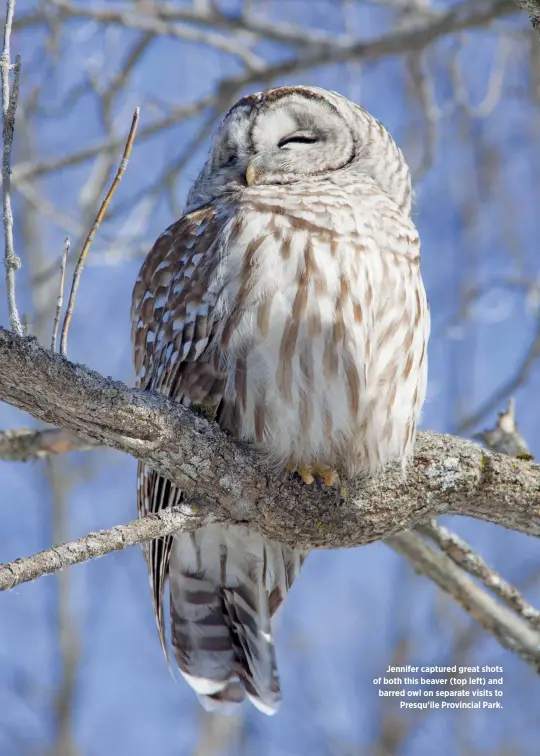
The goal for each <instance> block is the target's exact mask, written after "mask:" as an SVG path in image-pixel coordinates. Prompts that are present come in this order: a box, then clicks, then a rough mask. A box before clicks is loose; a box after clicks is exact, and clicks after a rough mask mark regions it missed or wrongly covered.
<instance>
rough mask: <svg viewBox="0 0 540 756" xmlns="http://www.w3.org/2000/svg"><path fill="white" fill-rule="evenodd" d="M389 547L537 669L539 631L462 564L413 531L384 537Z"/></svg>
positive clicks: (505, 646) (538, 668) (539, 652)
mask: <svg viewBox="0 0 540 756" xmlns="http://www.w3.org/2000/svg"><path fill="white" fill-rule="evenodd" d="M387 543H389V545H390V546H392V548H393V549H394V550H395V551H397V552H398V553H399V554H401V555H402V556H404V557H406V558H407V560H408V561H409V562H411V564H412V565H413V567H415V569H417V570H418V571H420V572H422V573H423V574H427V575H429V576H430V577H432V579H434V580H435V582H436V583H437V585H438V586H439V588H442V589H443V590H444V591H446V592H447V593H449V594H450V595H451V596H452V597H453V598H454V599H456V601H457V602H458V603H459V604H461V605H462V606H463V608H464V609H465V610H466V611H467V612H468V613H469V614H471V615H472V616H473V617H474V618H475V619H476V620H477V622H479V624H480V625H482V627H483V628H484V629H485V630H486V631H487V632H488V633H490V634H491V635H494V636H495V637H496V638H497V640H498V641H499V642H500V644H501V645H502V646H504V648H507V649H509V650H511V651H515V652H516V653H518V654H519V656H521V658H522V659H523V660H524V661H526V662H527V663H528V664H531V665H532V666H533V667H534V668H535V669H536V671H538V672H540V634H538V632H536V631H535V630H534V629H533V628H531V627H530V625H529V624H527V623H526V622H524V621H523V619H522V618H520V617H517V616H516V615H515V614H514V613H513V612H511V611H510V610H509V609H506V607H504V606H501V605H500V604H499V603H498V602H497V601H496V600H495V599H494V598H492V597H491V596H490V595H489V594H487V593H486V592H485V591H483V590H482V589H481V588H480V587H479V586H477V585H476V584H475V583H474V582H473V581H472V580H471V579H470V578H468V577H467V576H466V574H465V573H464V571H463V570H462V569H461V567H458V566H457V565H455V564H453V563H452V562H451V561H450V560H449V559H447V557H446V555H445V554H439V553H437V552H436V551H434V550H433V549H432V548H430V546H428V545H427V544H426V543H425V542H424V541H423V540H422V539H421V538H419V537H418V536H416V535H415V534H414V533H399V534H398V535H395V536H392V537H391V538H389V539H387Z"/></svg>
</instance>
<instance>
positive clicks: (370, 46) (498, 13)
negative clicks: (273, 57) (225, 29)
mask: <svg viewBox="0 0 540 756" xmlns="http://www.w3.org/2000/svg"><path fill="white" fill-rule="evenodd" d="M515 12H516V6H515V4H514V2H513V0H466V1H465V2H462V3H458V4H457V5H455V6H453V7H452V8H450V10H448V11H447V12H445V13H440V14H437V15H436V16H435V17H429V18H426V19H425V20H422V21H420V22H418V24H416V25H415V26H414V27H412V28H405V29H398V30H397V31H393V32H391V33H390V34H384V35H382V36H380V37H377V38H375V39H373V40H369V41H364V40H360V41H358V40H357V39H352V40H351V39H347V38H345V39H340V38H338V39H335V40H334V42H333V44H318V45H310V46H308V48H307V50H305V51H303V52H301V53H300V54H299V55H298V56H293V57H289V58H287V59H286V60H284V61H280V62H278V63H270V64H268V65H267V66H266V67H264V68H260V69H256V70H254V71H247V72H245V73H244V72H243V73H241V74H239V75H237V76H231V77H228V78H224V79H222V81H221V82H220V84H219V91H218V92H217V93H216V94H214V95H211V96H209V97H205V98H202V99H201V100H199V101H196V102H194V103H191V104H190V105H187V106H185V107H179V108H177V109H175V110H174V111H173V112H172V113H171V114H170V115H168V116H166V117H165V118H163V119H160V120H158V121H155V122H154V123H153V124H149V125H148V126H146V127H145V128H144V129H141V130H140V132H139V136H138V139H139V141H140V140H141V139H144V138H147V137H150V136H153V135H154V134H156V133H159V132H161V131H162V130H164V129H167V128H170V127H171V126H174V125H176V124H177V123H178V122H179V121H180V120H182V119H185V118H189V117H191V116H192V115H197V114H198V113H200V112H201V111H202V110H204V109H205V108H207V107H213V106H214V105H215V100H216V96H218V95H220V94H223V93H229V92H231V91H232V92H237V91H242V90H243V89H245V88H247V87H248V86H252V85H254V84H257V85H260V84H262V83H268V82H271V81H274V80H275V79H276V78H278V77H284V76H290V75H292V74H299V73H303V72H304V71H307V70H310V69H312V68H316V67H319V66H325V65H330V64H332V63H339V62H346V61H371V62H373V61H377V60H380V59H382V58H384V57H386V56H389V55H400V54H403V53H406V52H411V51H416V52H420V51H421V50H423V49H424V48H425V47H427V46H428V45H430V44H431V43H433V42H435V41H436V40H437V39H439V38H440V37H443V36H445V35H448V34H455V33H457V32H461V31H463V30H465V29H476V28H479V27H483V26H486V25H488V24H490V23H491V22H493V21H495V20H497V19H498V18H503V17H504V16H507V15H510V14H514V13H515ZM118 146H119V140H118V139H116V138H114V139H106V140H102V141H101V142H98V143H96V144H94V145H92V146H90V147H87V148H85V149H83V150H80V151H79V152H76V153H72V154H71V155H65V156H62V157H58V158H52V159H48V160H42V161H39V162H38V161H34V162H27V163H23V164H21V165H19V166H17V167H16V168H15V171H14V182H16V181H18V180H20V179H25V180H28V179H30V178H31V177H32V178H34V177H36V176H41V175H43V174H45V173H49V172H51V171H54V170H57V169H59V168H64V167H67V166H73V165H77V164H78V163H81V162H83V161H85V160H88V159H89V158H91V157H94V156H95V155H97V154H98V153H101V152H103V151H108V152H110V151H111V150H112V149H115V148H117V147H118Z"/></svg>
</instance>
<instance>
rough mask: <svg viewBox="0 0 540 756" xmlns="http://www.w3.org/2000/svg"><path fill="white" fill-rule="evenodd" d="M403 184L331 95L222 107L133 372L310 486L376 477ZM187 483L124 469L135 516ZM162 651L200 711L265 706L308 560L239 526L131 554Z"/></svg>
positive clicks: (405, 292)
mask: <svg viewBox="0 0 540 756" xmlns="http://www.w3.org/2000/svg"><path fill="white" fill-rule="evenodd" d="M410 210H411V182H410V175H409V170H408V167H407V165H406V163H405V160H404V158H403V155H402V154H401V152H400V150H399V149H398V147H397V146H396V144H395V143H394V141H393V140H392V138H391V136H390V135H389V133H388V132H387V131H386V129H385V128H384V127H383V126H382V125H381V124H380V123H379V122H378V121H376V120H375V119H374V118H373V117H372V116H371V115H369V114H368V113H367V112H366V111H365V110H363V109H362V108H360V107H359V106H357V105H355V104H353V103H352V102H350V101H349V100H347V99H346V98H344V97H342V96H340V95H338V94H336V93H334V92H327V91H325V90H323V89H318V88H313V87H299V86H298V87H296V86H295V87H278V88H275V89H270V90H268V91H266V92H261V93H258V94H255V95H250V96H247V97H244V98H242V99H241V100H240V101H239V102H238V103H237V104H236V105H235V106H234V107H233V108H231V110H230V111H229V112H228V113H227V114H226V115H225V117H224V118H223V120H222V122H221V125H220V127H219V129H218V131H217V134H216V136H215V137H214V140H213V143H212V147H211V150H210V154H209V157H208V160H207V162H206V163H205V165H204V167H203V169H202V171H201V173H200V175H199V177H198V178H197V180H196V181H195V183H194V185H193V187H192V189H191V191H190V193H189V197H188V201H187V207H186V211H185V215H184V216H183V217H182V218H181V219H180V220H179V221H177V222H176V223H174V224H173V225H172V226H170V227H169V228H168V229H167V230H166V231H165V232H164V233H163V234H162V235H161V236H160V237H159V239H158V240H157V242H156V244H155V245H154V247H153V249H152V250H151V252H150V253H149V255H148V257H147V258H146V260H145V262H144V264H143V266H142V269H141V272H140V274H139V278H138V279H137V282H136V284H135V289H134V292H133V307H132V323H133V330H132V338H133V345H134V360H135V368H136V372H137V383H138V385H139V386H140V387H141V388H144V389H148V390H153V391H159V392H160V393H163V394H165V395H167V396H169V397H171V398H173V399H176V400H177V401H180V402H183V403H184V404H186V405H190V404H198V405H204V406H206V407H209V408H212V409H213V410H214V411H215V416H216V419H217V421H218V422H219V423H220V425H221V426H222V427H223V428H225V429H226V430H227V431H229V432H230V433H231V434H233V435H234V436H236V437H237V438H239V439H242V440H244V441H249V442H252V443H253V444H256V445H257V447H258V448H259V449H260V450H262V452H263V453H265V454H266V455H267V456H268V458H269V459H271V460H272V462H274V463H279V464H282V465H283V466H285V465H287V466H288V467H289V469H291V468H292V469H297V470H298V471H299V473H300V475H301V476H302V478H303V479H304V480H305V481H306V482H310V481H311V480H313V477H312V473H318V474H320V475H321V477H323V479H324V480H325V481H326V482H328V483H329V482H330V481H331V480H332V474H331V471H332V470H333V469H337V470H338V471H339V472H340V473H342V474H344V475H356V474H360V473H362V474H373V473H375V472H377V471H378V470H379V469H380V468H381V467H382V466H383V465H385V464H386V463H387V462H389V461H390V460H393V459H396V458H397V459H401V460H402V461H403V464H405V462H406V460H407V458H408V457H409V456H410V453H411V451H412V447H413V443H414V438H415V431H416V424H417V420H418V416H419V413H420V409H421V407H422V403H423V401H424V396H425V389H426V373H427V357H426V347H427V341H428V336H429V311H428V306H427V302H426V296H425V292H424V287H423V284H422V279H421V275H420V268H419V263H420V248H419V240H418V235H417V232H416V229H415V227H414V225H413V223H412V221H411V218H410ZM181 497H182V492H181V491H180V490H178V489H177V488H176V487H175V486H173V485H171V484H170V483H169V482H168V481H166V480H165V479H164V478H162V477H161V476H159V475H157V474H156V473H155V472H153V471H152V470H151V469H149V468H147V467H146V466H145V465H139V475H138V506H139V513H140V514H141V515H143V514H146V513H147V512H155V511H158V510H160V509H162V508H164V507H170V506H173V505H175V504H177V503H178V502H179V501H181ZM145 557H146V560H147V563H148V568H149V573H150V583H151V587H152V592H153V601H154V611H155V615H156V620H157V623H158V628H159V633H160V639H161V643H162V645H163V648H164V650H165V649H166V642H165V630H164V618H163V588H164V584H165V582H166V580H167V579H168V580H169V584H170V605H171V640H172V646H173V649H174V654H175V658H176V661H177V663H178V666H179V668H180V670H181V672H182V673H183V675H184V676H185V677H186V679H187V681H188V682H189V683H190V685H191V686H192V687H193V688H194V689H195V691H196V692H197V693H198V695H199V698H200V699H201V701H202V703H203V705H204V706H205V707H206V708H210V709H218V710H225V709H227V708H228V705H229V704H235V703H239V702H240V701H242V699H243V698H244V695H245V694H247V695H248V696H249V698H250V699H251V700H252V701H253V703H254V704H255V705H256V706H257V707H258V708H259V709H261V710H262V711H264V712H265V713H268V714H271V713H273V712H274V711H276V709H277V706H278V704H279V700H280V689H279V682H278V677H277V670H276V662H275V653H274V646H273V642H272V636H271V627H270V620H271V617H272V615H273V614H274V612H275V611H276V609H277V607H278V606H279V605H280V603H281V602H282V600H283V599H284V597H285V595H286V593H287V591H288V590H289V588H290V586H291V585H292V583H293V581H294V580H295V578H296V576H297V575H298V573H299V571H300V567H301V565H302V562H303V560H304V558H305V553H304V552H302V551H298V550H294V549H292V548H290V547H288V546H284V545H282V544H279V543H276V542H273V541H270V540H268V539H267V538H263V537H262V536H260V535H258V534H257V533H255V532H254V531H252V530H248V529H247V528H246V527H242V526H229V525H210V526H208V527H205V528H201V529H200V530H197V531H195V532H194V533H178V534H175V535H174V536H169V537H166V538H161V539H156V540H155V541H153V542H151V543H150V544H149V545H147V546H146V547H145Z"/></svg>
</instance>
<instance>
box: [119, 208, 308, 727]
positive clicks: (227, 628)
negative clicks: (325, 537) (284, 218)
mask: <svg viewBox="0 0 540 756" xmlns="http://www.w3.org/2000/svg"><path fill="white" fill-rule="evenodd" d="M222 227H223V218H219V219H216V213H215V210H214V209H213V208H211V207H209V208H205V209H203V210H201V211H198V212H195V213H191V214H190V215H187V216H186V217H184V218H183V219H181V220H180V221H179V222H178V223H175V224H173V225H172V226H171V227H170V228H169V229H167V231H165V233H164V234H162V236H161V237H160V238H159V239H158V241H157V242H156V244H155V246H154V248H153V249H152V251H151V252H150V254H149V255H148V257H147V258H146V260H145V263H144V265H143V267H142V269H141V272H140V274H139V277H138V280H137V282H136V285H135V288H134V292H133V306H132V323H133V330H132V341H133V348H134V362H135V368H136V372H137V385H138V386H139V387H140V388H143V389H147V390H151V391H158V392H159V393H162V394H165V395H166V396H169V397H171V398H173V399H175V400H177V401H180V402H183V403H184V404H186V405H189V404H191V403H195V404H202V405H205V406H206V407H208V408H211V409H214V410H215V411H216V414H217V416H218V418H220V417H223V418H226V426H227V429H228V430H229V431H232V432H234V427H233V425H232V420H233V419H234V416H235V412H234V406H232V407H229V406H228V405H227V403H226V402H225V401H224V399H223V393H224V387H225V373H224V372H223V369H222V368H221V367H220V364H219V360H218V358H217V356H216V352H215V350H214V351H211V350H210V349H209V348H208V347H209V344H210V343H211V341H212V335H213V323H214V305H215V302H216V292H215V289H214V288H212V286H211V285H209V281H210V279H211V277H212V270H211V267H210V265H211V264H212V261H214V263H215V262H216V261H217V260H218V257H217V256H214V257H213V256H212V255H210V254H208V239H209V238H210V239H211V240H212V239H213V240H214V243H216V244H217V243H218V241H219V231H220V230H221V229H222ZM181 500H182V491H181V490H180V489H178V488H177V487H175V486H173V485H172V484H171V483H170V482H169V481H167V480H166V479H165V478H163V477H162V476H160V475H158V474H157V473H156V472H155V471H153V470H151V469H150V468H148V467H147V466H146V465H143V464H141V463H139V467H138V510H139V514H140V516H143V515H145V514H147V513H149V512H157V511H159V510H161V509H164V508H167V507H172V506H176V505H178V504H179V503H180V502H181ZM144 555H145V559H146V561H147V564H148V570H149V577H150V586H151V591H152V599H153V606H154V614H155V617H156V622H157V626H158V631H159V638H160V642H161V645H162V648H163V651H164V653H165V655H166V657H167V658H168V653H167V643H166V633H165V623H164V617H163V590H164V586H165V583H166V581H167V579H168V580H169V583H170V599H171V600H170V605H171V636H172V645H173V648H174V653H175V658H176V661H177V663H178V665H179V668H180V670H181V672H182V673H183V674H184V676H185V677H186V679H187V680H188V682H190V684H191V685H192V686H193V687H194V688H195V690H196V691H197V693H198V694H199V697H200V698H201V700H202V703H203V705H205V707H206V708H210V709H213V708H218V709H224V708H226V706H227V704H234V703H240V702H241V701H242V700H243V698H244V695H245V692H246V693H247V694H248V696H249V697H250V698H251V699H252V700H253V702H254V703H255V704H256V705H257V706H258V707H259V708H261V709H262V710H263V711H265V712H266V713H273V712H274V711H275V709H276V707H277V704H278V702H279V699H280V690H279V683H278V678H277V669H276V662H275V655H274V646H273V643H272V641H271V627H270V619H271V616H272V615H273V614H274V612H275V611H276V610H277V608H278V607H279V605H280V604H281V602H282V600H283V598H284V596H285V593H286V592H287V591H288V589H289V588H290V586H291V585H292V582H293V581H294V579H295V577H296V575H297V574H298V572H299V571H300V567H301V564H302V562H303V560H304V558H305V555H304V553H303V552H300V551H294V550H292V549H290V548H289V547H286V546H282V545H280V544H277V543H274V542H272V541H269V540H268V539H265V538H263V537H261V536H259V535H258V534H256V533H254V532H253V531H250V530H248V528H245V527H232V526H231V527H224V526H217V525H216V526H209V527H207V528H202V529H201V530H199V531H196V532H195V533H185V534H177V535H175V536H166V537H164V538H159V539H154V540H153V541H151V542H150V544H146V545H145V547H144Z"/></svg>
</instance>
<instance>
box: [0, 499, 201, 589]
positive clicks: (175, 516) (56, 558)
mask: <svg viewBox="0 0 540 756" xmlns="http://www.w3.org/2000/svg"><path fill="white" fill-rule="evenodd" d="M190 510H191V507H189V506H182V507H180V508H179V509H178V508H177V509H167V510H163V511H161V512H160V513H159V514H157V515H154V514H153V515H149V516H147V517H143V518H141V519H139V520H133V522H128V523H127V524H126V525H117V526H116V527H115V528H111V529H110V530H100V531H98V532H97V533H89V534H88V535H87V536H85V537H84V538H79V539H78V540H77V541H70V542H69V543H64V544H61V545H60V546H55V547H53V548H52V549H47V550H46V551H41V552H40V553H39V554H34V556H31V557H25V558H24V559H17V560H16V561H15V562H9V563H8V564H3V565H0V591H6V590H10V589H11V588H14V587H15V586H16V585H19V584H20V583H26V582H28V581H30V580H35V579H36V578H38V577H41V575H49V574H51V573H53V572H58V570H62V569H64V568H65V567H71V566H72V565H74V564H80V563H81V562H87V561H88V560H89V559H96V558H97V557H100V556H104V555H105V554H109V553H111V552H112V551H122V550H123V549H127V547H128V546H134V545H135V544H137V543H143V542H144V541H149V540H151V539H152V538H156V537H158V536H164V535H168V534H169V533H174V532H175V531H176V530H190V529H192V528H191V527H190ZM195 522H196V518H195ZM194 527H196V525H194Z"/></svg>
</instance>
